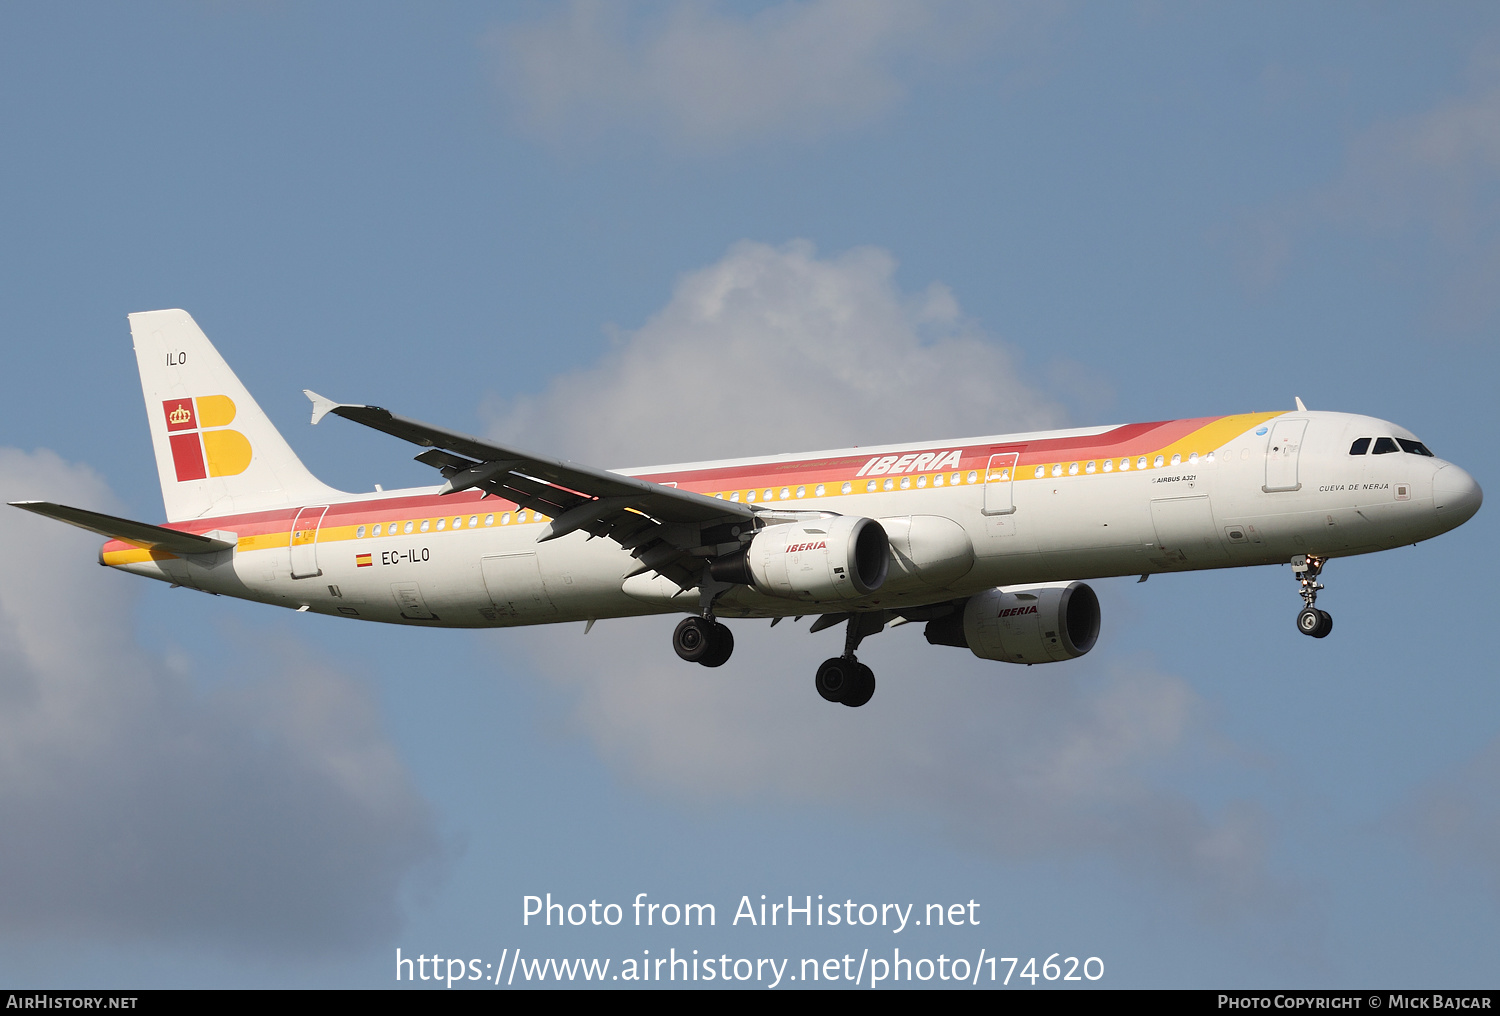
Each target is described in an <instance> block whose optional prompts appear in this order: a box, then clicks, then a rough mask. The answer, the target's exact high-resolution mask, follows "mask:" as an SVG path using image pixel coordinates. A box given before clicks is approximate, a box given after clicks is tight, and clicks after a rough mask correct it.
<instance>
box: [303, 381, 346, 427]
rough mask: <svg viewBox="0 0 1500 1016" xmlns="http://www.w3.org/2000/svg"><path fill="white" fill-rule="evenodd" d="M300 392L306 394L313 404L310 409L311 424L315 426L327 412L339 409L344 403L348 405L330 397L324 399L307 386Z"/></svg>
mask: <svg viewBox="0 0 1500 1016" xmlns="http://www.w3.org/2000/svg"><path fill="white" fill-rule="evenodd" d="M302 394H303V395H306V396H307V397H308V398H309V399H311V400H312V404H313V409H312V422H313V426H317V424H318V421H319V420H321V419H323V417H325V416H327V415H328V414H329V413H331V412H333V411H334V410H335V409H341V408H343V407H344V406H345V405H348V403H344V402H335V401H333V400H332V399H325V398H324V397H323V396H321V395H319V394H318V393H317V392H315V391H313V390H311V389H309V388H304V389H302Z"/></svg>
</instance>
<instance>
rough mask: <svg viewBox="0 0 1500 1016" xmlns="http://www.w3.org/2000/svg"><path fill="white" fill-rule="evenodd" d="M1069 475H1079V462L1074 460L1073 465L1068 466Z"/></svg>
mask: <svg viewBox="0 0 1500 1016" xmlns="http://www.w3.org/2000/svg"><path fill="white" fill-rule="evenodd" d="M1068 475H1069V476H1077V475H1078V463H1076V462H1074V463H1073V464H1072V465H1070V466H1068Z"/></svg>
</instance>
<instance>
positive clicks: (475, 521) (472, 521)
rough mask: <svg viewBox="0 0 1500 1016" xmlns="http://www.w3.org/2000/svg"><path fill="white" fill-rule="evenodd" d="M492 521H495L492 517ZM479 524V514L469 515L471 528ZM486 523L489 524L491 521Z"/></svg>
mask: <svg viewBox="0 0 1500 1016" xmlns="http://www.w3.org/2000/svg"><path fill="white" fill-rule="evenodd" d="M492 521H493V519H492ZM477 525H479V516H478V515H470V516H469V528H470V529H473V528H474V527H475V526H477ZM485 525H489V523H488V522H486V523H485Z"/></svg>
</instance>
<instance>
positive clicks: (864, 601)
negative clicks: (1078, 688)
mask: <svg viewBox="0 0 1500 1016" xmlns="http://www.w3.org/2000/svg"><path fill="white" fill-rule="evenodd" d="M130 329H131V335H132V336H133V337H134V340H135V352H136V359H137V361H138V363H139V365H140V373H141V387H142V389H143V390H144V393H145V397H146V415H147V418H148V420H149V421H150V426H151V439H152V442H153V444H154V446H155V450H156V464H157V469H158V471H159V473H160V475H161V487H162V497H163V500H164V501H165V502H166V514H167V524H166V525H164V526H155V525H149V524H146V523H142V522H131V521H129V520H126V519H118V518H114V517H112V516H108V515H101V514H99V513H97V512H91V511H86V510H83V509H79V508H70V507H67V506H64V505H57V504H51V503H48V502H43V501H22V502H17V503H16V507H18V508H25V509H27V510H28V511H33V512H37V513H38V514H42V515H47V516H49V517H51V518H55V519H59V520H61V521H63V522H68V523H71V524H73V525H75V526H81V527H82V528H84V529H88V530H91V531H93V532H96V533H99V534H101V535H103V536H106V537H109V542H107V543H105V544H104V547H103V549H102V550H101V552H100V563H101V564H104V565H108V566H110V567H114V568H119V569H121V570H124V571H129V572H134V573H135V574H138V575H145V576H148V577H150V578H155V579H161V580H162V581H165V582H170V583H172V584H173V585H181V586H188V587H191V588H194V589H201V590H204V591H206V592H211V593H219V594H224V595H228V596H238V597H242V598H244V599H250V600H259V601H261V602H264V603H272V604H276V605H278V606H284V607H292V608H295V609H297V610H310V611H315V612H317V613H321V614H331V615H334V616H341V617H351V618H356V619H360V620H366V621H386V622H391V623H395V624H412V625H425V626H432V627H459V628H479V627H505V626H509V625H524V624H547V623H555V622H561V621H586V622H588V623H589V624H590V625H592V623H593V622H594V621H595V620H597V619H599V618H605V617H625V616H633V615H642V614H687V615H688V616H687V617H686V618H685V619H683V620H682V621H681V622H680V623H679V624H678V625H677V628H676V631H675V632H674V634H673V636H672V645H673V648H674V649H675V650H676V651H677V655H678V656H680V657H682V659H684V660H687V661H689V662H694V663H700V664H702V665H704V666H707V667H717V666H720V665H721V664H723V663H724V662H725V661H727V660H728V659H729V655H730V653H731V651H732V650H733V648H734V639H733V637H732V636H731V634H730V629H729V627H728V626H727V625H725V624H724V623H723V621H722V620H721V619H722V618H770V619H771V621H772V624H775V623H776V622H777V621H779V620H780V619H781V618H784V617H788V616H798V617H800V616H803V615H816V618H817V619H816V620H815V621H814V623H813V625H812V627H813V630H821V629H823V628H828V627H831V626H833V625H835V624H840V623H844V624H845V625H846V632H847V634H846V636H845V639H844V652H843V654H842V655H841V656H838V657H835V658H833V659H830V660H827V661H825V662H824V663H823V664H822V666H820V667H819V668H818V670H817V676H816V682H815V683H816V687H817V690H818V692H819V693H820V694H821V695H822V696H823V697H824V698H825V699H827V700H829V701H831V702H842V703H843V704H844V705H848V706H859V705H863V704H864V703H865V702H867V701H869V699H870V696H871V695H872V694H874V691H875V678H874V675H873V674H872V673H871V671H870V668H869V667H867V666H865V665H864V664H862V663H859V662H858V661H857V660H856V658H855V655H854V654H855V650H856V649H857V648H858V646H859V644H860V642H861V640H862V639H864V638H865V637H867V636H870V635H873V634H875V633H877V632H879V631H881V630H883V629H884V628H886V627H890V626H892V625H894V624H899V623H905V622H909V621H920V622H923V623H925V624H926V634H927V640H928V641H929V642H931V643H933V644H935V645H944V646H957V647H960V648H967V649H969V650H970V651H971V652H973V653H974V655H976V656H978V657H980V658H982V659H986V660H997V661H1002V662H1006V663H1026V664H1032V663H1051V662H1055V661H1061V660H1067V659H1074V658H1076V657H1079V656H1082V655H1083V654H1084V653H1087V652H1088V651H1089V650H1090V649H1092V648H1093V646H1094V643H1095V642H1096V641H1097V639H1098V637H1099V624H1100V611H1099V600H1098V597H1097V596H1095V594H1094V592H1093V590H1092V589H1090V588H1089V587H1088V586H1087V585H1085V584H1084V583H1083V582H1082V581H1080V580H1082V579H1089V578H1102V577H1106V576H1117V575H1139V576H1141V580H1142V581H1144V580H1145V577H1146V576H1148V575H1151V574H1154V573H1157V572H1167V571H1183V570H1191V569H1198V568H1232V567H1240V566H1245V565H1264V564H1276V563H1286V562H1290V563H1291V564H1292V566H1293V569H1294V573H1295V575H1296V577H1297V579H1298V582H1299V584H1300V592H1301V596H1302V600H1303V603H1304V607H1303V609H1302V611H1301V612H1300V613H1299V614H1298V615H1297V627H1298V629H1299V630H1300V631H1301V632H1302V633H1303V634H1305V635H1311V636H1313V637H1314V638H1323V637H1324V636H1326V635H1327V634H1328V633H1329V631H1330V630H1332V627H1333V621H1332V619H1331V618H1330V617H1329V615H1328V614H1327V613H1326V612H1325V611H1323V610H1320V609H1318V607H1317V606H1316V600H1317V594H1318V590H1320V589H1322V588H1323V587H1322V585H1320V584H1319V583H1318V581H1317V580H1318V575H1319V573H1320V571H1321V570H1322V568H1323V565H1324V563H1325V562H1326V561H1327V560H1329V559H1330V558H1335V557H1343V556H1345V555H1352V554H1367V553H1370V552H1372V551H1376V550H1384V549H1386V548H1389V547H1396V546H1400V545H1402V544H1408V543H1416V542H1417V541H1419V540H1426V539H1429V538H1431V537H1434V536H1437V535H1438V534H1439V533H1443V532H1446V531H1448V530H1450V529H1453V528H1454V527H1456V526H1458V525H1461V524H1462V523H1463V522H1465V521H1466V520H1468V519H1469V518H1470V517H1471V516H1473V515H1474V513H1475V512H1476V511H1478V510H1479V505H1480V502H1481V500H1482V498H1483V495H1482V493H1481V491H1480V489H1479V485H1478V484H1477V483H1475V482H1474V479H1473V477H1471V476H1470V475H1469V474H1468V473H1466V472H1465V471H1464V470H1463V469H1461V468H1459V467H1458V466H1456V465H1453V464H1452V463H1449V462H1445V461H1443V460H1442V459H1440V458H1436V457H1435V456H1434V455H1433V454H1432V453H1431V452H1430V451H1428V450H1427V448H1426V446H1425V445H1423V444H1422V443H1421V442H1420V441H1418V440H1417V438H1416V437H1415V436H1414V435H1413V434H1411V433H1410V432H1409V431H1407V430H1405V429H1404V428H1402V427H1398V426H1396V425H1395V424H1392V423H1387V422H1385V421H1383V420H1377V419H1374V418H1372V417H1368V416H1354V415H1350V414H1347V413H1329V412H1313V411H1309V410H1307V409H1305V408H1304V407H1303V406H1302V402H1301V400H1300V399H1298V400H1297V409H1296V410H1295V411H1294V412H1284V413H1252V414H1243V415H1239V416H1219V417H1205V418H1201V419H1194V420H1168V421H1164V422H1159V423H1138V424H1128V425H1125V426H1117V427H1086V428H1080V429H1075V430H1058V431H1045V432H1037V433H1030V434H1006V435H998V436H991V437H974V438H964V439H960V440H954V441H937V442H931V441H929V442H922V443H919V444H910V445H891V446H888V447H875V448H845V449H836V450H833V451H826V452H816V453H811V454H806V455H776V456H766V457H762V458H750V459H736V460H725V461H719V462H695V463H688V464H682V465H672V466H656V467H652V468H648V469H622V470H617V471H609V470H603V469H595V468H592V467H590V466H582V465H578V464H576V463H572V462H561V461H557V460H554V459H549V458H545V457H543V456H540V455H533V454H531V453H529V452H525V451H522V450H520V449H517V448H510V447H505V446H503V445H498V444H495V443H493V442H490V441H482V440H480V439H478V438H473V437H467V436H465V435H463V434H457V433H454V432H452V431H448V430H443V429H441V428H439V427H433V426H429V425H428V424H425V423H419V422H417V421H415V420H409V419H406V418H404V417H400V416H396V415H394V414H392V413H390V412H388V411H386V410H384V409H380V408H378V407H375V406H364V405H350V404H344V403H338V402H333V401H331V400H329V399H325V398H323V397H322V396H320V395H317V394H315V393H313V392H308V393H307V395H308V397H309V398H310V399H311V400H312V403H313V411H312V422H313V423H317V422H318V421H319V420H321V419H322V418H323V417H325V416H327V415H328V414H330V413H332V414H334V415H336V416H341V417H344V418H345V419H348V420H352V421H354V422H355V423H359V424H363V425H365V426H367V427H373V428H375V429H376V430H380V431H384V432H385V433H387V434H390V435H392V436H394V437H398V438H401V439H403V440H406V441H410V442H412V443H413V444H417V445H420V446H422V447H423V448H424V449H425V450H424V451H423V452H422V453H421V454H419V455H418V456H417V457H416V458H417V461H419V462H424V463H426V464H428V465H430V466H432V467H434V468H435V469H437V470H439V471H440V472H441V473H442V475H443V477H444V478H445V480H446V482H445V483H443V484H442V485H441V486H439V487H423V488H416V489H409V490H390V491H380V490H378V489H377V491H376V492H374V493H366V494H348V493H344V492H343V491H338V490H334V489H333V488H331V487H328V486H326V485H324V484H323V483H321V482H319V481H318V480H317V479H316V478H315V477H314V476H313V475H312V474H311V473H310V472H308V470H307V468H306V467H305V466H303V465H302V463H301V461H300V460H299V459H298V458H297V456H296V454H295V453H293V451H292V450H291V448H290V447H289V446H288V445H287V443H286V441H285V440H284V439H283V438H282V436H281V434H280V433H279V432H278V431H277V430H276V428H275V427H274V426H273V425H272V424H271V421H270V420H269V419H268V418H267V417H266V415H265V414H264V413H263V412H262V411H261V409H260V407H259V406H258V405H256V403H255V400H254V399H253V398H251V397H250V393H249V392H247V391H246V390H245V388H244V387H243V386H242V385H241V384H240V382H239V379H238V378H236V377H235V375H234V373H233V372H232V371H230V369H229V367H228V365H226V364H225V362H224V360H223V359H222V358H221V357H220V356H219V354H218V352H217V351H216V350H215V349H214V347H213V346H212V345H211V344H210V343H209V341H208V338H207V337H206V336H205V335H204V334H203V332H202V331H201V330H200V329H199V328H198V326H197V324H196V323H194V321H193V319H192V318H191V317H189V316H188V314H187V313H185V312H184V311H181V310H160V311H151V312H148V313H142V314H132V315H130Z"/></svg>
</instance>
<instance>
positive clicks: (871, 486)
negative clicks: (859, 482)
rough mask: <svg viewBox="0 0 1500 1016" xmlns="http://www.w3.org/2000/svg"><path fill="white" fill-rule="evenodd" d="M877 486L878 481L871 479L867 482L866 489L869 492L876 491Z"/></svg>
mask: <svg viewBox="0 0 1500 1016" xmlns="http://www.w3.org/2000/svg"><path fill="white" fill-rule="evenodd" d="M875 486H876V482H875V481H874V480H871V481H869V482H868V483H866V484H865V491H866V492H867V493H868V492H871V491H874V489H875Z"/></svg>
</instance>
